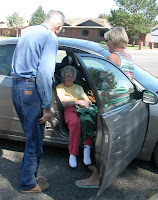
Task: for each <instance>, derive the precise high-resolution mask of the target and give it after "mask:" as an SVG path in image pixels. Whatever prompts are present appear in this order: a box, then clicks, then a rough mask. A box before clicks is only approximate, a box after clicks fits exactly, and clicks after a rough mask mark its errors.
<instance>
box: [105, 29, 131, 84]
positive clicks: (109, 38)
mask: <svg viewBox="0 0 158 200" xmlns="http://www.w3.org/2000/svg"><path fill="white" fill-rule="evenodd" d="M104 37H105V40H106V42H107V46H108V47H109V51H110V53H111V54H110V55H109V56H108V59H109V60H110V61H112V62H113V63H115V64H116V65H117V66H118V67H120V68H121V70H122V71H123V72H124V73H125V74H126V75H127V76H128V77H129V78H130V79H131V80H132V81H133V78H134V62H133V60H132V57H131V56H130V55H129V54H127V53H126V52H125V48H126V46H127V44H128V41H129V39H128V36H127V33H126V31H125V29H124V28H122V27H114V28H112V29H111V30H110V31H108V32H106V33H105V35H104Z"/></svg>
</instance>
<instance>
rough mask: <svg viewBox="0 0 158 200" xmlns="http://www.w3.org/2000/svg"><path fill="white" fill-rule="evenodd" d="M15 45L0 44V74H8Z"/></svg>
mask: <svg viewBox="0 0 158 200" xmlns="http://www.w3.org/2000/svg"><path fill="white" fill-rule="evenodd" d="M14 49H15V45H3V46H0V75H6V76H10V71H11V62H12V56H13V52H14Z"/></svg>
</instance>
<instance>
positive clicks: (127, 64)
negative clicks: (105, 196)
mask: <svg viewBox="0 0 158 200" xmlns="http://www.w3.org/2000/svg"><path fill="white" fill-rule="evenodd" d="M104 37H105V41H106V42H107V46H108V47H109V52H110V53H111V54H110V55H109V56H108V59H109V60H110V61H112V62H113V63H115V64H116V65H117V66H118V67H120V68H121V70H122V71H123V72H124V73H125V74H126V75H127V76H128V77H129V79H130V80H132V81H133V78H134V62H133V60H132V58H131V56H130V55H129V54H127V53H126V52H125V48H126V46H127V44H128V36H127V33H126V31H125V29H124V28H122V27H114V28H112V29H111V30H109V31H108V32H106V33H105V34H104ZM75 184H76V186H78V187H82V188H98V187H99V185H100V175H99V172H98V170H97V168H95V167H94V172H93V174H92V175H91V176H90V177H89V178H86V179H82V180H77V181H76V182H75Z"/></svg>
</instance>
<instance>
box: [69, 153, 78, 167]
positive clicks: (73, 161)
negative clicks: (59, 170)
mask: <svg viewBox="0 0 158 200" xmlns="http://www.w3.org/2000/svg"><path fill="white" fill-rule="evenodd" d="M69 165H70V167H72V168H75V167H77V159H76V156H74V155H72V154H70V156H69Z"/></svg>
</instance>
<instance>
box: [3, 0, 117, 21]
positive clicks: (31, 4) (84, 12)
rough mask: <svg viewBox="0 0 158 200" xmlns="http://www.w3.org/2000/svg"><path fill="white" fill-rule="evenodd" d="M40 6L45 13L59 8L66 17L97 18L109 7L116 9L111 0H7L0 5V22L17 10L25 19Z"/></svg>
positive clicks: (108, 11)
mask: <svg viewBox="0 0 158 200" xmlns="http://www.w3.org/2000/svg"><path fill="white" fill-rule="evenodd" d="M40 5H41V6H42V8H43V10H44V12H45V13H47V12H48V11H49V10H60V11H62V12H63V13H64V15H65V17H66V18H67V19H68V18H97V17H98V15H99V14H110V9H117V8H118V7H117V6H116V3H115V2H114V1H113V0H108V1H107V0H97V1H93V0H56V1H55V0H54V1H53V0H8V1H3V4H2V6H0V22H1V21H6V16H9V15H12V14H13V13H14V12H18V14H19V16H20V17H23V18H24V19H25V21H27V20H30V18H31V15H32V14H33V13H34V12H35V11H36V10H37V8H38V7H39V6H40Z"/></svg>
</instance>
